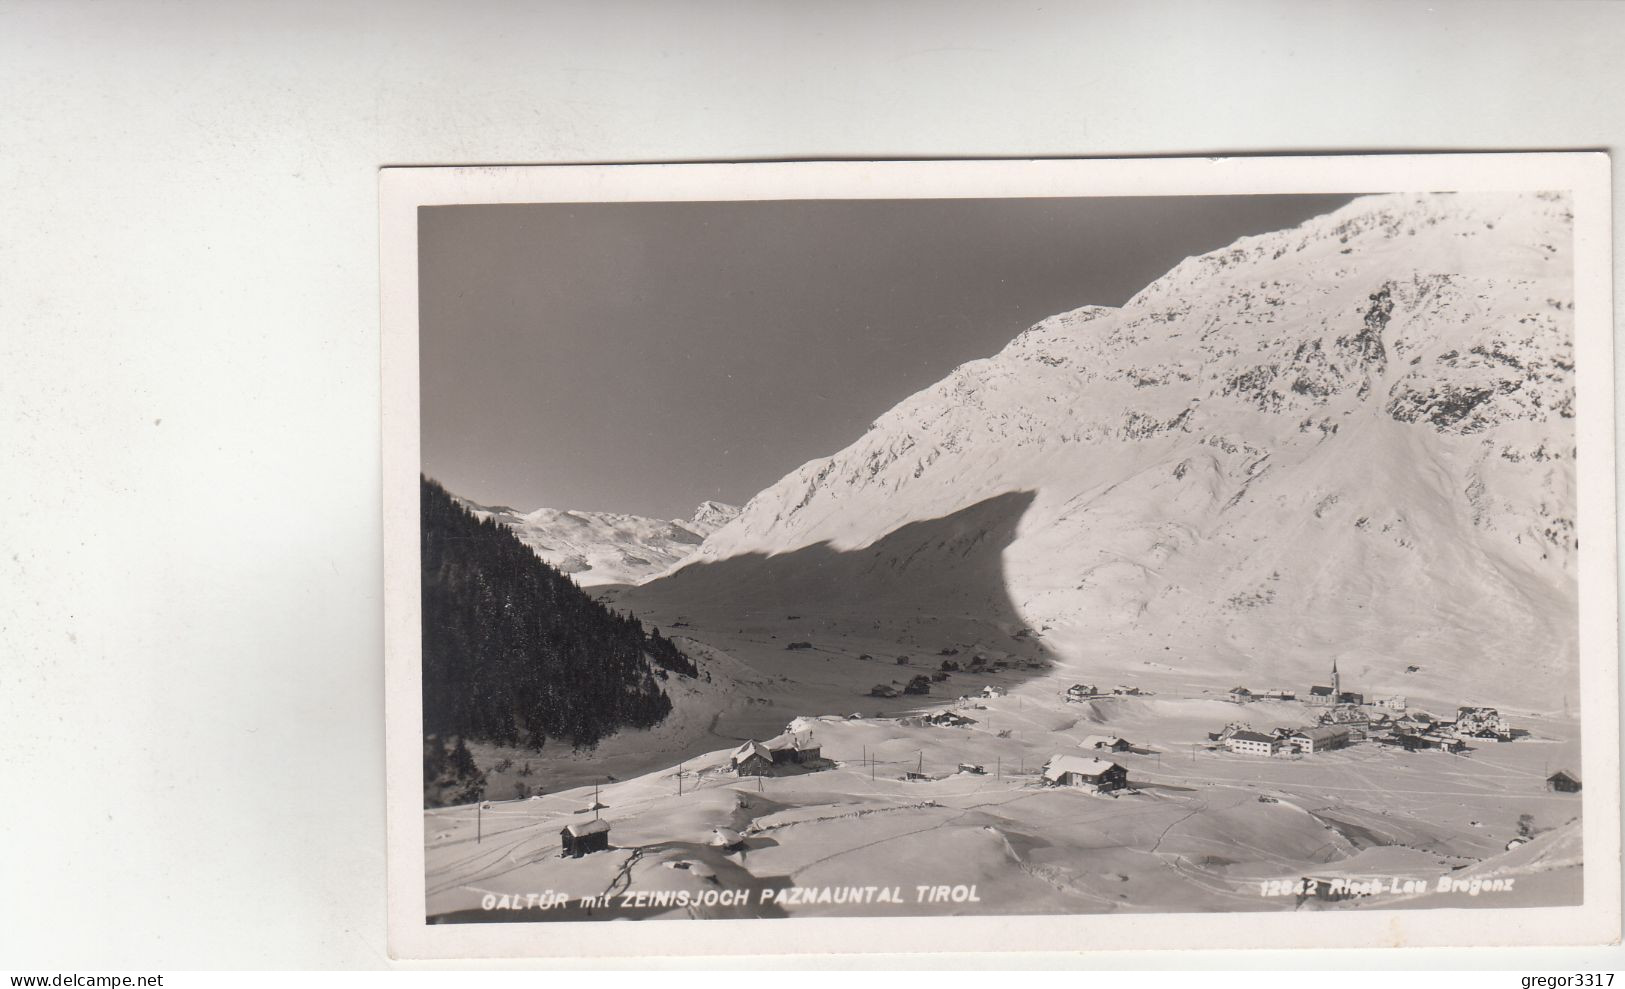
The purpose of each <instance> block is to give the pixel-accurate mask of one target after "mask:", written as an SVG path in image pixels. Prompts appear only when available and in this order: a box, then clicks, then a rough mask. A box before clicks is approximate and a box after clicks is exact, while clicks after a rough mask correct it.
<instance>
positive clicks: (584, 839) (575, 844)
mask: <svg viewBox="0 0 1625 989" xmlns="http://www.w3.org/2000/svg"><path fill="white" fill-rule="evenodd" d="M559 841H560V842H561V843H562V844H563V846H564V854H565V855H568V856H570V857H571V858H580V857H581V856H583V855H590V854H592V853H593V852H607V851H609V822H608V821H582V822H581V823H580V824H567V825H565V826H564V827H563V828H562V829H561V830H560V831H559Z"/></svg>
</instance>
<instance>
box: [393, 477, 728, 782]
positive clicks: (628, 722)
mask: <svg viewBox="0 0 1625 989" xmlns="http://www.w3.org/2000/svg"><path fill="white" fill-rule="evenodd" d="M422 512H423V527H422V538H421V549H422V559H423V732H424V736H425V738H431V737H432V738H435V739H436V742H435V748H434V750H433V752H432V753H431V754H430V755H429V756H428V757H426V765H425V774H424V775H425V782H428V780H429V778H430V777H431V772H433V776H434V777H435V778H446V777H449V778H453V779H471V778H472V777H473V775H474V774H475V773H476V772H477V770H475V769H474V768H473V766H472V760H471V759H468V760H467V761H468V765H467V766H464V765H462V763H463V762H464V760H465V758H466V757H467V749H466V747H464V744H463V740H464V739H471V740H475V741H485V742H495V743H499V744H503V745H521V746H527V747H529V748H532V749H538V750H539V749H541V748H542V746H543V744H544V743H545V742H547V740H549V739H558V740H563V741H565V742H567V743H568V744H569V745H571V746H573V747H576V748H583V747H590V746H592V745H595V744H597V742H598V741H599V740H600V739H602V738H603V737H605V736H606V735H608V734H610V733H611V732H614V731H615V730H616V729H619V728H626V727H632V728H647V727H649V726H651V725H654V724H657V723H658V722H659V721H660V720H661V719H662V718H664V717H665V716H666V714H667V713H668V712H670V711H671V700H670V699H669V698H668V697H667V696H666V694H665V692H664V691H663V690H661V688H660V683H659V681H660V680H661V679H664V678H665V677H666V676H667V671H670V672H672V673H677V674H679V675H681V676H689V677H692V676H695V675H697V673H698V671H697V670H696V668H695V666H694V663H693V661H692V660H690V659H689V658H688V657H687V656H685V655H683V654H682V652H680V651H679V650H678V649H677V647H676V646H675V645H673V644H672V642H671V640H669V639H667V638H665V637H664V636H662V635H661V634H660V631H659V630H658V629H651V630H649V631H645V630H644V628H643V625H642V623H640V622H639V621H638V620H637V619H636V618H635V617H633V616H632V615H630V614H617V613H616V612H614V611H611V610H609V609H608V608H605V607H604V606H603V605H601V604H599V603H598V602H597V601H594V600H593V599H592V598H591V597H590V596H588V595H587V593H586V592H584V591H583V590H581V588H579V587H577V586H576V584H575V582H574V581H572V580H571V579H570V578H569V577H567V576H565V575H564V574H562V573H560V572H559V571H557V570H555V569H553V568H552V567H550V566H548V565H547V564H545V563H543V562H542V561H541V560H540V559H538V558H537V557H536V555H535V554H534V553H532V552H531V550H530V548H529V547H527V546H525V545H524V544H523V543H521V542H520V541H519V540H518V539H517V538H516V537H515V536H514V535H513V533H511V532H509V531H508V529H507V528H506V527H504V526H501V525H498V524H497V523H495V522H492V521H489V520H484V521H482V520H480V519H477V518H475V517H474V515H473V513H471V512H469V511H468V510H467V509H466V508H464V507H463V506H462V505H460V504H458V503H457V501H456V500H455V499H454V498H452V496H451V495H450V494H448V493H447V492H446V490H445V489H444V488H442V487H441V486H440V485H439V484H437V483H436V482H434V481H432V480H429V479H428V478H423V479H422ZM453 738H455V739H456V740H457V741H456V747H455V748H454V749H452V751H451V752H449V753H445V754H444V755H442V754H441V753H442V750H441V749H440V748H439V746H440V744H441V743H440V741H439V739H453ZM429 761H433V762H434V763H435V765H434V766H430V765H429V764H428V762H429ZM426 796H427V795H426Z"/></svg>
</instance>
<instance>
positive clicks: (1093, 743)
mask: <svg viewBox="0 0 1625 989" xmlns="http://www.w3.org/2000/svg"><path fill="white" fill-rule="evenodd" d="M1122 741H1123V740H1122V739H1121V738H1118V737H1117V736H1116V735H1090V736H1088V737H1087V738H1085V739H1084V740H1083V741H1081V742H1079V743H1078V745H1079V746H1081V747H1083V748H1086V749H1093V748H1098V747H1102V746H1104V747H1105V748H1111V747H1112V746H1114V745H1117V744H1118V743H1120V742H1122Z"/></svg>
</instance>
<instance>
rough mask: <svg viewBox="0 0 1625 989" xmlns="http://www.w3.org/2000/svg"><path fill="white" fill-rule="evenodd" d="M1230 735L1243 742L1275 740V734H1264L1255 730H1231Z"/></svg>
mask: <svg viewBox="0 0 1625 989" xmlns="http://www.w3.org/2000/svg"><path fill="white" fill-rule="evenodd" d="M1230 737H1231V738H1234V739H1240V740H1241V741H1243V742H1270V743H1273V742H1274V741H1275V736H1274V735H1264V734H1261V733H1259V732H1256V731H1246V730H1242V731H1233V732H1231V733H1230Z"/></svg>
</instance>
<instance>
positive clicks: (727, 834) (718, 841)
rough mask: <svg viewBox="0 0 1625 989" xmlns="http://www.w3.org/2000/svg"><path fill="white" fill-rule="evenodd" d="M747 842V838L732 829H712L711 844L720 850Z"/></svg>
mask: <svg viewBox="0 0 1625 989" xmlns="http://www.w3.org/2000/svg"><path fill="white" fill-rule="evenodd" d="M744 840H745V836H744V835H742V834H740V833H739V832H738V831H734V830H733V829H731V828H724V827H715V828H712V829H711V844H713V845H716V846H717V847H718V848H731V847H733V846H734V845H737V844H739V843H741V842H743V841H744Z"/></svg>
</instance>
